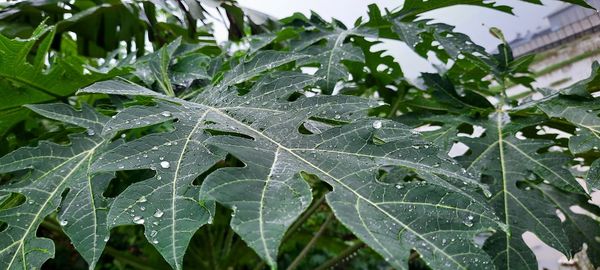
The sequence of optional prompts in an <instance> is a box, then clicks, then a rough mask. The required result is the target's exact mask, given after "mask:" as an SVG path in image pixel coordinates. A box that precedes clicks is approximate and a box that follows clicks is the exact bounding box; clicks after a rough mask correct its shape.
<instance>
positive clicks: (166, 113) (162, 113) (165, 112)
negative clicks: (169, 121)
mask: <svg viewBox="0 0 600 270" xmlns="http://www.w3.org/2000/svg"><path fill="white" fill-rule="evenodd" d="M160 115H162V116H164V117H171V112H170V111H164V112H161V113H160Z"/></svg>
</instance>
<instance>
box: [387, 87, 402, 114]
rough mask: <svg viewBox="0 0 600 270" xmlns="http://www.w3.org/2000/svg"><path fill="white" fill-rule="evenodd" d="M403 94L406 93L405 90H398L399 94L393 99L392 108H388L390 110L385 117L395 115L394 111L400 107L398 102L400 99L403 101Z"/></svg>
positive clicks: (400, 101)
mask: <svg viewBox="0 0 600 270" xmlns="http://www.w3.org/2000/svg"><path fill="white" fill-rule="evenodd" d="M405 95H406V90H402V92H400V94H399V95H398V97H397V98H396V100H395V101H394V104H392V108H391V109H390V112H389V113H388V115H387V118H392V117H394V116H396V112H397V111H398V108H399V107H400V103H402V101H404V96H405Z"/></svg>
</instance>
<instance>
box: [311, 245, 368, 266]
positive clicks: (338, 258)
mask: <svg viewBox="0 0 600 270" xmlns="http://www.w3.org/2000/svg"><path fill="white" fill-rule="evenodd" d="M364 246H365V243H363V242H358V243H356V244H354V245H352V246H349V247H348V248H346V249H345V250H344V251H342V252H341V253H340V254H338V255H337V256H335V257H333V258H331V259H330V260H328V261H326V262H325V263H323V264H321V266H319V267H317V269H315V270H326V269H330V268H332V267H335V266H336V265H337V264H339V263H340V262H341V261H343V260H344V259H346V258H348V256H350V255H352V254H354V252H356V251H357V250H359V249H361V248H363V247H364Z"/></svg>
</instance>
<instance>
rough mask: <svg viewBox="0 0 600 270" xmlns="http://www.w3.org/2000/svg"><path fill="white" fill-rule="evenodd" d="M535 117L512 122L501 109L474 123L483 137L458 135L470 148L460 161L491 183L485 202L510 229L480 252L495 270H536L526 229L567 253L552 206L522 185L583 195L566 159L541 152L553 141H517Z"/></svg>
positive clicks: (494, 238)
mask: <svg viewBox="0 0 600 270" xmlns="http://www.w3.org/2000/svg"><path fill="white" fill-rule="evenodd" d="M535 121H539V120H536V119H531V120H528V121H525V120H524V119H519V118H517V119H510V116H509V115H508V114H507V113H506V112H503V111H499V112H496V113H495V114H492V115H491V116H490V120H489V121H485V122H478V121H476V122H474V123H472V124H477V125H480V126H482V127H483V128H485V132H484V134H483V135H482V136H481V137H475V138H469V137H458V138H456V139H457V140H458V141H460V142H463V143H465V144H466V145H467V146H468V147H469V148H470V150H469V152H468V154H466V155H465V156H461V157H458V158H457V159H458V160H459V161H461V162H462V163H463V164H464V165H465V166H466V168H467V171H469V172H472V173H474V174H477V175H481V178H482V181H484V182H485V183H488V184H489V185H490V190H491V191H492V194H493V195H492V197H491V198H490V200H489V204H490V205H491V206H493V207H494V209H495V211H496V214H497V215H498V216H499V217H500V219H501V220H502V221H504V223H505V224H506V225H508V231H507V232H506V233H505V232H498V233H496V234H494V235H492V236H491V237H490V238H489V239H488V240H487V241H486V243H485V245H484V249H485V250H486V251H487V252H488V253H489V254H490V256H492V258H493V260H494V263H495V265H496V267H497V268H498V269H537V263H536V260H535V256H534V255H533V252H531V250H530V249H529V248H528V247H527V245H525V242H524V241H523V239H522V234H523V233H525V232H526V231H530V232H532V233H534V234H535V235H537V236H538V237H539V238H540V239H541V240H542V241H544V242H545V243H546V244H548V245H550V246H552V247H554V248H556V249H557V250H558V251H560V252H562V253H563V254H566V255H567V256H568V255H570V254H571V249H570V247H569V246H568V245H567V243H568V237H567V235H566V234H565V232H564V229H563V226H562V224H561V222H560V220H559V219H558V217H557V216H556V213H555V208H554V207H552V206H551V205H550V204H548V202H547V201H545V200H544V199H543V197H541V196H540V195H539V193H536V192H533V191H532V190H530V188H527V187H526V185H525V183H528V182H535V181H541V180H538V179H543V180H544V181H545V182H547V183H549V184H551V185H553V186H554V187H557V188H560V189H563V190H565V191H571V192H574V193H579V194H585V192H584V190H583V188H582V187H581V186H580V185H579V184H578V183H577V181H576V180H575V178H574V177H573V176H572V175H571V173H570V172H569V171H568V170H567V169H566V168H564V167H563V165H562V164H567V163H568V161H569V157H568V156H566V155H564V154H561V153H555V152H542V151H543V150H544V149H545V148H547V147H549V146H551V145H552V144H551V141H547V140H541V139H530V138H525V139H523V138H521V139H519V137H518V136H517V135H516V133H517V132H518V131H519V130H521V129H522V128H524V127H527V126H530V125H535V123H536V122H535Z"/></svg>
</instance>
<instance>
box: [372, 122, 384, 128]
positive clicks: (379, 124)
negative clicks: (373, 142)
mask: <svg viewBox="0 0 600 270" xmlns="http://www.w3.org/2000/svg"><path fill="white" fill-rule="evenodd" d="M381 126H383V124H382V123H381V121H379V120H377V121H375V122H373V128H374V129H380V128H381Z"/></svg>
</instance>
